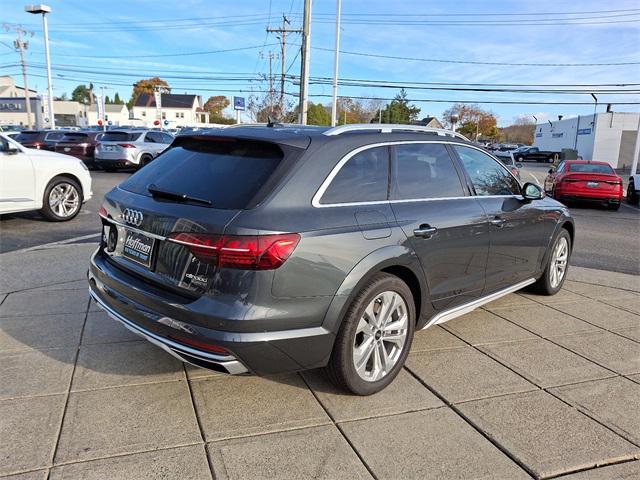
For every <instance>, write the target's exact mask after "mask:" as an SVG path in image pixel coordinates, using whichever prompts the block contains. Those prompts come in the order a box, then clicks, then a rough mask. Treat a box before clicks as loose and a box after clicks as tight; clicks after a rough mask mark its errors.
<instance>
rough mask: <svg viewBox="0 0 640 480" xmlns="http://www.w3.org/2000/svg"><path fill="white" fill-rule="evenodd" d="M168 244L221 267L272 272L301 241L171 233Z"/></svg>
mask: <svg viewBox="0 0 640 480" xmlns="http://www.w3.org/2000/svg"><path fill="white" fill-rule="evenodd" d="M169 241H171V242H174V243H179V244H180V245H184V246H185V247H187V248H188V249H189V251H191V253H192V254H193V255H194V256H195V257H196V258H197V259H199V260H200V261H203V262H207V263H211V264H214V265H217V266H219V267H224V268H238V269H243V270H273V269H276V268H278V267H280V266H281V265H282V264H283V263H284V262H285V261H286V260H287V259H288V258H289V257H290V256H291V254H292V253H293V250H294V249H295V248H296V246H297V245H298V242H299V241H300V235H298V234H297V233H283V234H276V235H208V234H202V233H187V232H180V233H172V234H171V235H170V236H169Z"/></svg>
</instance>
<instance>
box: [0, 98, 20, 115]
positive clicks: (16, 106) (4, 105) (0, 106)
mask: <svg viewBox="0 0 640 480" xmlns="http://www.w3.org/2000/svg"><path fill="white" fill-rule="evenodd" d="M22 111H24V102H22V103H20V102H15V101H8V102H7V101H2V100H0V112H22Z"/></svg>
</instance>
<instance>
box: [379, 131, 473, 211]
mask: <svg viewBox="0 0 640 480" xmlns="http://www.w3.org/2000/svg"><path fill="white" fill-rule="evenodd" d="M391 178H392V179H393V180H392V193H391V198H392V199H393V200H412V199H421V198H447V197H461V196H464V194H465V192H464V188H463V186H462V183H461V181H460V177H459V176H458V172H457V171H456V169H455V167H454V165H453V161H452V160H451V157H450V156H449V152H448V151H447V148H446V147H445V146H444V145H442V144H439V143H422V144H420V143H417V144H406V145H397V146H396V147H395V157H394V161H393V168H392V177H391Z"/></svg>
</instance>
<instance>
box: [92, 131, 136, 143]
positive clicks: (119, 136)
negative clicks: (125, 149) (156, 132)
mask: <svg viewBox="0 0 640 480" xmlns="http://www.w3.org/2000/svg"><path fill="white" fill-rule="evenodd" d="M141 133H142V132H132V133H127V132H106V133H104V134H103V135H102V138H101V139H100V140H102V141H103V142H133V141H135V140H136V139H137V138H138V137H139V136H140V134H141Z"/></svg>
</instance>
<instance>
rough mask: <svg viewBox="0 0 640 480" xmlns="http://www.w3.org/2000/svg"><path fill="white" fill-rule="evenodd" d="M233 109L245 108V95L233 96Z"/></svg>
mask: <svg viewBox="0 0 640 480" xmlns="http://www.w3.org/2000/svg"><path fill="white" fill-rule="evenodd" d="M233 109H234V110H244V109H245V107H244V97H233Z"/></svg>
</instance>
